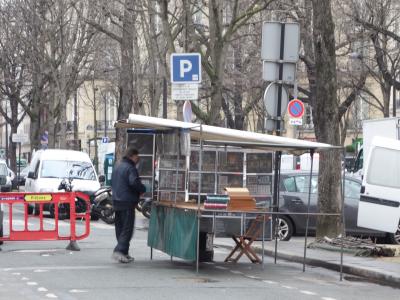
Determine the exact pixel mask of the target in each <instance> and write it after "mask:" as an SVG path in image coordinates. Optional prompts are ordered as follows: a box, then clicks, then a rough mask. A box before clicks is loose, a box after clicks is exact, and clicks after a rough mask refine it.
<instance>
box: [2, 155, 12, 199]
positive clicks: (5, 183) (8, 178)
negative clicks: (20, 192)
mask: <svg viewBox="0 0 400 300" xmlns="http://www.w3.org/2000/svg"><path fill="white" fill-rule="evenodd" d="M12 175H13V174H12V173H10V172H9V169H8V167H7V163H6V162H5V161H4V160H1V161H0V191H1V192H10V191H11V188H12Z"/></svg>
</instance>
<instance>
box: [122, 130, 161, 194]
mask: <svg viewBox="0 0 400 300" xmlns="http://www.w3.org/2000/svg"><path fill="white" fill-rule="evenodd" d="M127 146H133V147H135V148H136V149H137V150H138V151H139V156H140V161H139V163H138V165H137V169H138V173H139V176H140V179H141V181H142V183H143V184H144V185H145V186H146V193H144V194H143V195H142V197H143V198H151V197H153V195H154V188H153V186H154V171H155V170H154V167H153V166H154V161H155V156H154V152H155V151H154V150H155V136H154V134H150V133H145V132H142V131H140V130H130V131H128V138H127Z"/></svg>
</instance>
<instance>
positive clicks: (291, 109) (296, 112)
mask: <svg viewBox="0 0 400 300" xmlns="http://www.w3.org/2000/svg"><path fill="white" fill-rule="evenodd" d="M288 114H289V115H290V116H291V117H292V118H301V117H302V116H303V114H304V104H303V102H302V101H301V100H299V99H293V100H291V101H290V102H289V104H288Z"/></svg>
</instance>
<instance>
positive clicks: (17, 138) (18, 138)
mask: <svg viewBox="0 0 400 300" xmlns="http://www.w3.org/2000/svg"><path fill="white" fill-rule="evenodd" d="M11 140H12V142H13V143H27V142H28V141H29V136H28V135H27V134H25V133H13V134H12V136H11Z"/></svg>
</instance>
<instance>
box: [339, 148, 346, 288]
mask: <svg viewBox="0 0 400 300" xmlns="http://www.w3.org/2000/svg"><path fill="white" fill-rule="evenodd" d="M342 154H343V157H342V159H343V161H344V162H345V157H346V150H345V149H343V152H342ZM342 172H343V173H342V176H343V177H342V178H343V179H342V195H341V196H342V207H341V214H342V218H341V219H342V236H341V238H340V281H342V280H343V248H344V245H343V239H344V237H345V235H346V220H345V216H344V193H345V187H346V168H345V165H343V167H342Z"/></svg>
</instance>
